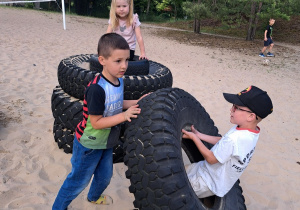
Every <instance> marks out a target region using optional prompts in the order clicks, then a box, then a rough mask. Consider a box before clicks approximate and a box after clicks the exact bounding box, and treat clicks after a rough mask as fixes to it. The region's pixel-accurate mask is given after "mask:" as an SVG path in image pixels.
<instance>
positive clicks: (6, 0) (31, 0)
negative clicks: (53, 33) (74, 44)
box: [0, 0, 66, 30]
mask: <svg viewBox="0 0 300 210" xmlns="http://www.w3.org/2000/svg"><path fill="white" fill-rule="evenodd" d="M50 1H55V2H56V3H57V1H56V0H28V1H26V0H23V1H14V0H12V1H9V0H0V5H1V4H6V5H9V4H26V3H37V2H50ZM57 5H58V6H59V4H58V3H57ZM59 8H60V7H59ZM60 9H61V10H62V13H63V26H64V30H66V13H65V0H61V8H60Z"/></svg>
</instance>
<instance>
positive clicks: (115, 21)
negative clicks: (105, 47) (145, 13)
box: [109, 0, 133, 29]
mask: <svg viewBox="0 0 300 210" xmlns="http://www.w3.org/2000/svg"><path fill="white" fill-rule="evenodd" d="M116 1H117V0H112V1H111V6H110V14H109V18H110V23H111V26H112V28H113V29H116V28H117V27H118V26H119V18H118V17H117V14H116ZM127 3H128V4H129V13H128V16H127V20H126V22H127V23H126V24H127V25H132V23H133V0H127Z"/></svg>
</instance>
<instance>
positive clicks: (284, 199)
mask: <svg viewBox="0 0 300 210" xmlns="http://www.w3.org/2000/svg"><path fill="white" fill-rule="evenodd" d="M66 23H67V24H66V26H67V30H63V23H62V15H61V14H59V13H46V12H43V11H33V10H23V9H15V8H8V7H0V32H1V33H0V49H1V50H0V62H1V64H0V69H1V77H0V86H1V88H0V107H1V108H0V159H1V162H0V176H1V179H0V183H1V185H0V209H26V210H29V209H50V208H51V206H52V204H53V201H54V199H55V197H56V195H57V192H58V190H59V188H60V186H61V184H62V182H63V181H64V179H65V177H66V175H67V174H68V173H69V172H70V170H71V164H70V158H71V155H70V154H65V153H64V152H63V151H62V150H60V149H58V147H57V144H56V142H54V138H53V134H52V127H53V121H54V119H53V116H52V112H51V95H52V90H53V88H54V87H55V86H56V85H58V80H57V66H58V64H59V62H60V61H61V60H62V59H64V58H66V57H69V56H71V55H77V54H86V53H88V54H90V53H96V46H97V42H98V39H99V37H100V36H101V35H102V34H104V33H105V30H106V27H107V19H97V18H89V17H78V16H69V15H68V16H67V17H66ZM157 30H164V29H157V28H151V27H150V26H149V25H147V24H144V25H143V28H142V33H143V37H144V40H145V46H146V54H147V56H148V57H149V59H151V60H153V61H156V62H159V63H162V64H163V65H165V66H167V67H168V68H170V69H171V71H172V74H173V79H174V83H173V87H178V88H181V89H184V90H185V91H187V92H189V93H190V94H192V95H193V96H194V97H195V98H196V99H197V100H199V101H200V103H201V104H202V105H203V106H204V107H205V108H206V111H207V112H208V113H209V114H210V116H211V118H212V119H213V120H214V122H215V124H216V126H217V127H218V128H219V131H220V134H225V133H226V132H227V130H229V129H230V127H231V126H232V125H231V124H230V122H229V113H230V111H229V109H230V107H231V105H230V104H228V103H227V102H226V101H225V100H224V98H223V96H222V93H223V92H232V93H237V92H239V91H241V90H243V89H245V88H246V87H248V86H249V85H256V86H258V87H260V88H262V89H264V90H267V91H268V93H269V95H270V96H271V98H272V100H273V104H274V113H273V114H271V115H270V116H269V117H268V118H266V119H265V120H263V121H262V122H261V123H260V127H261V135H260V140H259V142H258V144H257V147H256V150H255V154H254V156H253V158H252V161H251V163H250V165H249V166H248V168H247V170H246V171H245V172H244V174H243V175H242V177H241V186H242V188H243V191H244V193H243V194H244V196H245V199H246V201H245V203H246V206H247V208H248V209H253V210H254V209H255V210H257V209H299V207H300V202H299V198H300V190H299V189H300V177H299V174H300V165H299V163H297V162H299V161H300V141H299V138H300V135H299V134H300V133H299V130H298V129H299V128H300V122H299V116H300V109H299V108H300V107H299V103H300V97H299V96H300V94H299V86H298V85H299V83H300V75H299V67H300V62H299V58H298V57H297V56H299V52H300V47H299V46H293V49H290V50H289V48H287V50H286V51H285V53H278V54H277V57H275V58H271V59H270V61H271V62H270V65H268V66H264V65H263V62H262V58H259V57H258V53H259V50H260V49H257V53H248V54H241V53H240V52H237V51H235V50H228V49H219V48H215V47H214V48H211V47H201V46H193V45H192V44H185V43H180V42H178V41H174V40H169V39H167V38H163V37H159V36H158V35H157V34H156V31H157ZM274 50H275V51H274V53H276V45H275V48H274ZM136 54H139V49H138V48H137V50H136ZM126 168H127V167H126V166H125V165H124V164H123V163H118V164H115V165H114V175H113V177H112V180H111V184H110V185H109V187H108V188H107V190H106V191H105V193H108V194H110V195H111V196H112V197H113V199H114V204H113V205H111V206H96V205H93V204H90V203H88V202H87V201H86V195H87V190H88V188H87V189H86V190H84V191H83V192H82V193H81V194H80V195H79V196H78V197H77V198H76V199H75V200H74V201H73V202H72V203H71V205H70V209H117V210H120V209H122V210H123V209H124V210H127V209H133V208H134V206H133V204H132V202H133V200H134V196H133V194H131V193H129V191H128V186H129V180H127V179H126V177H125V171H126Z"/></svg>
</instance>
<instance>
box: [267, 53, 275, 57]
mask: <svg viewBox="0 0 300 210" xmlns="http://www.w3.org/2000/svg"><path fill="white" fill-rule="evenodd" d="M267 56H268V57H274V56H275V55H274V54H272V53H270V52H268V53H267Z"/></svg>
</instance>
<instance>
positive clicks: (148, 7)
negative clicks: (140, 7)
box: [146, 0, 151, 15]
mask: <svg viewBox="0 0 300 210" xmlns="http://www.w3.org/2000/svg"><path fill="white" fill-rule="evenodd" d="M150 2H151V0H148V4H147V12H146V14H147V15H148V14H149V10H150Z"/></svg>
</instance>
